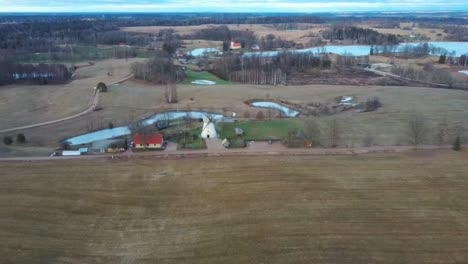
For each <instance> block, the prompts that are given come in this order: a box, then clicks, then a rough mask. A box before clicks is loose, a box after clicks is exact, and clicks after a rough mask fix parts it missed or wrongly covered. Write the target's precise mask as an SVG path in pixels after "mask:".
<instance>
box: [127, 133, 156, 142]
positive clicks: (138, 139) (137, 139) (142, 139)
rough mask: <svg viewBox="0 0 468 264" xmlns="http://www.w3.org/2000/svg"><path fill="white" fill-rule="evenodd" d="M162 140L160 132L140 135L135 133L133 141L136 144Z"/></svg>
mask: <svg viewBox="0 0 468 264" xmlns="http://www.w3.org/2000/svg"><path fill="white" fill-rule="evenodd" d="M162 142H163V135H162V134H161V133H154V134H147V135H140V134H136V135H135V139H134V140H133V143H135V144H137V145H141V144H162Z"/></svg>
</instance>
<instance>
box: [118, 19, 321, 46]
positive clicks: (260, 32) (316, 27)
mask: <svg viewBox="0 0 468 264" xmlns="http://www.w3.org/2000/svg"><path fill="white" fill-rule="evenodd" d="M295 24H297V25H298V27H299V28H304V30H300V31H287V30H279V29H276V28H274V27H273V26H272V25H267V24H240V25H226V26H227V27H228V28H229V29H230V30H244V31H245V30H248V31H253V32H255V35H256V36H257V37H259V38H261V37H264V36H266V35H268V34H273V35H275V36H278V37H281V38H282V39H285V40H291V41H295V42H297V43H306V42H307V41H308V40H309V38H308V37H304V36H306V35H308V34H311V33H318V32H319V31H321V30H324V29H325V28H326V25H321V24H301V23H295ZM217 26H219V25H212V24H207V25H198V26H178V27H163V26H148V27H124V28H122V30H124V31H128V32H139V33H157V32H159V31H160V30H161V29H174V30H175V32H176V33H177V34H180V35H189V34H192V33H193V32H194V31H197V30H202V29H205V28H209V27H217ZM205 47H206V46H205ZM193 48H196V47H193Z"/></svg>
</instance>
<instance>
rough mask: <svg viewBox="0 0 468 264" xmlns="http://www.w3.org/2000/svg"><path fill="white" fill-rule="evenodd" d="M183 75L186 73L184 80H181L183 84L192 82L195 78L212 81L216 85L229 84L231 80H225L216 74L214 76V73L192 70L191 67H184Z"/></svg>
mask: <svg viewBox="0 0 468 264" xmlns="http://www.w3.org/2000/svg"><path fill="white" fill-rule="evenodd" d="M185 75H186V76H185V80H184V82H183V83H184V84H192V82H193V81H196V80H208V81H213V82H215V83H216V84H217V85H226V84H231V82H228V81H225V80H223V79H221V78H219V77H218V76H216V75H214V74H211V73H209V72H206V71H200V72H197V71H194V70H192V69H189V68H186V70H185Z"/></svg>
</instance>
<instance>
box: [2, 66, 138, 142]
mask: <svg viewBox="0 0 468 264" xmlns="http://www.w3.org/2000/svg"><path fill="white" fill-rule="evenodd" d="M132 77H133V74H130V75H129V76H127V77H125V78H123V79H121V80H118V81H116V82H113V83H111V84H109V86H111V85H114V84H117V83H123V82H125V81H127V80H129V79H130V78H132ZM98 103H99V91H98V90H96V91H95V92H94V96H93V100H92V102H91V105H90V106H89V107H88V109H86V110H84V111H83V112H81V113H78V114H75V115H72V116H67V117H64V118H60V119H56V120H52V121H47V122H42V123H37V124H32V125H27V126H21V127H14V128H9V129H4V130H0V134H3V133H9V132H13V131H17V130H25V129H30V128H35V127H42V126H47V125H51V124H56V123H60V122H63V121H67V120H71V119H75V118H77V117H80V116H84V115H86V114H88V113H90V112H92V111H94V109H95V108H96V106H97V105H98Z"/></svg>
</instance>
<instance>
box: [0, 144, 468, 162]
mask: <svg viewBox="0 0 468 264" xmlns="http://www.w3.org/2000/svg"><path fill="white" fill-rule="evenodd" d="M451 148H452V146H451V145H440V146H439V145H419V146H373V147H368V148H364V147H362V148H310V149H309V148H301V149H296V148H286V147H280V146H275V145H273V146H272V147H271V149H269V148H267V147H264V146H263V147H261V148H260V149H257V148H252V147H247V148H242V149H225V148H223V149H205V150H175V149H172V150H165V151H148V152H138V153H135V152H131V151H126V152H125V153H122V154H102V155H83V156H65V157H64V156H58V157H8V158H0V162H8V161H47V160H54V161H61V160H72V159H73V160H79V159H84V160H87V159H132V158H138V159H145V158H164V159H179V158H194V157H217V156H227V157H229V156H334V155H358V154H369V153H401V152H411V151H429V150H442V149H451ZM464 148H468V145H465V146H464Z"/></svg>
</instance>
